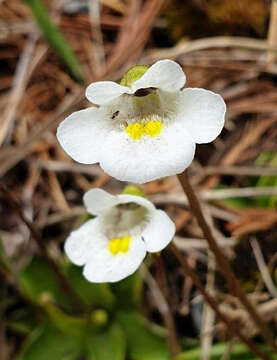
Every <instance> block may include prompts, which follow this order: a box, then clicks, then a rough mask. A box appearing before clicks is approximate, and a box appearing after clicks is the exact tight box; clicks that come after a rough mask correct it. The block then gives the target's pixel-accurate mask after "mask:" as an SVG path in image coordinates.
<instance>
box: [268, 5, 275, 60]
mask: <svg viewBox="0 0 277 360" xmlns="http://www.w3.org/2000/svg"><path fill="white" fill-rule="evenodd" d="M267 43H268V47H269V48H276V47H277V2H276V1H275V0H272V2H271V10H270V20H269V29H268V36H267ZM276 59H277V54H276V52H268V54H267V61H268V62H269V63H274V62H275V61H276Z"/></svg>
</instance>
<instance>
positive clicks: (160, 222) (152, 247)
mask: <svg viewBox="0 0 277 360" xmlns="http://www.w3.org/2000/svg"><path fill="white" fill-rule="evenodd" d="M174 234H175V224H174V222H173V221H172V220H171V219H170V218H169V216H168V215H167V214H166V213H165V212H164V211H162V210H156V211H154V212H153V215H152V217H151V219H150V221H149V223H148V225H147V227H146V228H145V230H144V231H143V233H142V236H143V239H144V241H145V244H146V250H147V251H149V252H156V251H161V250H162V249H164V248H165V247H166V246H167V245H168V244H169V243H170V241H171V240H172V239H173V236H174Z"/></svg>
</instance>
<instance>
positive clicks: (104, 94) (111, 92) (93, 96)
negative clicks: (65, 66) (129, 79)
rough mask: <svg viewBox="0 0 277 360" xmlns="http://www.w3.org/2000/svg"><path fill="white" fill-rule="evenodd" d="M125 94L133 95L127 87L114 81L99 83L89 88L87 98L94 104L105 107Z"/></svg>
mask: <svg viewBox="0 0 277 360" xmlns="http://www.w3.org/2000/svg"><path fill="white" fill-rule="evenodd" d="M125 93H126V94H129V93H131V90H130V89H129V88H128V87H127V86H122V85H119V84H117V83H116V82H113V81H98V82H95V83H92V84H90V85H89V86H88V87H87V90H86V98H87V99H88V100H89V101H91V102H92V103H93V104H97V105H103V104H106V103H108V102H110V101H112V100H114V99H116V98H117V97H119V96H120V95H122V94H125Z"/></svg>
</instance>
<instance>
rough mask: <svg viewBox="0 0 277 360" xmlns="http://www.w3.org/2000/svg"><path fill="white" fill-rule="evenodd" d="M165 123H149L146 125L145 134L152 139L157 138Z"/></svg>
mask: <svg viewBox="0 0 277 360" xmlns="http://www.w3.org/2000/svg"><path fill="white" fill-rule="evenodd" d="M162 128H163V123H162V122H161V121H157V120H155V121H148V122H147V123H146V124H145V125H144V133H145V135H149V136H151V137H155V136H157V135H159V133H160V132H161V131H162Z"/></svg>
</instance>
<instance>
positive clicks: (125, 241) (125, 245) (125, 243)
mask: <svg viewBox="0 0 277 360" xmlns="http://www.w3.org/2000/svg"><path fill="white" fill-rule="evenodd" d="M131 239H132V238H131V236H124V237H123V238H121V242H120V251H122V252H123V253H126V252H127V251H128V250H129V247H130V242H131Z"/></svg>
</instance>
